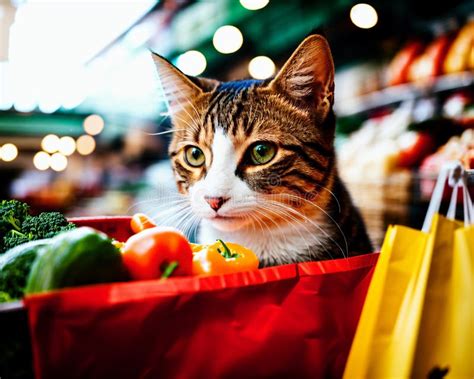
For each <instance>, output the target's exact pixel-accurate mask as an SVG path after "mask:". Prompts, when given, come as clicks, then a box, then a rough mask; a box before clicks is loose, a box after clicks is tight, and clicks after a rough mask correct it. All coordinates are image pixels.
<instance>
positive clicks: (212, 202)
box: [204, 196, 229, 212]
mask: <svg viewBox="0 0 474 379" xmlns="http://www.w3.org/2000/svg"><path fill="white" fill-rule="evenodd" d="M204 200H206V202H207V203H208V204H209V206H210V207H211V208H212V209H214V210H215V211H216V212H217V211H218V210H219V208H220V207H222V205H223V204H224V203H225V202H226V201H227V200H229V198H228V197H214V196H204Z"/></svg>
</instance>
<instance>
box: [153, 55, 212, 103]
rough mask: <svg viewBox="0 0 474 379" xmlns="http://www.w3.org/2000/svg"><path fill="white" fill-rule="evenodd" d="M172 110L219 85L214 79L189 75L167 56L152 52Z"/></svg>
mask: <svg viewBox="0 0 474 379" xmlns="http://www.w3.org/2000/svg"><path fill="white" fill-rule="evenodd" d="M151 56H152V58H153V62H154V63H155V66H156V70H157V72H158V76H159V79H160V83H161V86H162V88H163V91H164V94H165V97H166V99H167V101H168V104H169V106H170V111H175V110H177V109H178V108H179V107H182V106H183V105H185V104H187V103H189V102H191V103H192V102H193V101H194V100H195V99H196V97H198V96H199V95H201V94H203V93H204V92H208V91H210V90H212V89H213V88H214V87H216V86H217V85H218V82H217V81H216V80H213V79H204V78H194V77H188V76H187V75H185V74H184V73H183V72H182V71H181V70H179V69H178V68H176V67H175V66H173V64H171V63H170V62H169V61H168V60H167V59H166V58H163V57H162V56H160V55H158V54H155V53H151Z"/></svg>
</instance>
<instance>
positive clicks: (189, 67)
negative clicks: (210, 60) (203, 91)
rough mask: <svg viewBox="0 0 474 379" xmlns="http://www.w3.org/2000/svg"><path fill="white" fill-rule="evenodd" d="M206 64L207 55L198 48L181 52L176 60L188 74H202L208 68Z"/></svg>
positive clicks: (177, 64) (179, 66) (180, 67)
mask: <svg viewBox="0 0 474 379" xmlns="http://www.w3.org/2000/svg"><path fill="white" fill-rule="evenodd" d="M206 65H207V62H206V57H205V56H204V54H203V53H201V52H199V51H196V50H189V51H187V52H185V53H183V54H181V55H180V56H179V57H178V59H177V60H176V66H178V68H179V69H180V70H181V71H183V72H184V73H185V74H186V75H192V76H197V75H200V74H202V73H203V72H204V70H205V69H206Z"/></svg>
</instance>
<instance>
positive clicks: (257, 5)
mask: <svg viewBox="0 0 474 379" xmlns="http://www.w3.org/2000/svg"><path fill="white" fill-rule="evenodd" d="M269 1H270V0H240V4H242V6H243V7H244V8H247V9H249V10H251V11H256V10H258V9H262V8H265V7H266V6H267V5H268V3H269Z"/></svg>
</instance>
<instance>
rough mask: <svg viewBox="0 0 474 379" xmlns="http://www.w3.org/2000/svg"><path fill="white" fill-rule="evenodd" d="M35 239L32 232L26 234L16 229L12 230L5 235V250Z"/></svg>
mask: <svg viewBox="0 0 474 379" xmlns="http://www.w3.org/2000/svg"><path fill="white" fill-rule="evenodd" d="M32 239H33V235H32V234H31V233H29V234H24V233H22V232H19V231H17V230H15V229H13V230H10V231H9V232H8V233H7V234H6V235H5V237H3V248H4V249H5V251H7V250H9V249H12V248H14V247H15V246H18V245H21V244H23V243H27V242H30V241H31V240H32Z"/></svg>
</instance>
